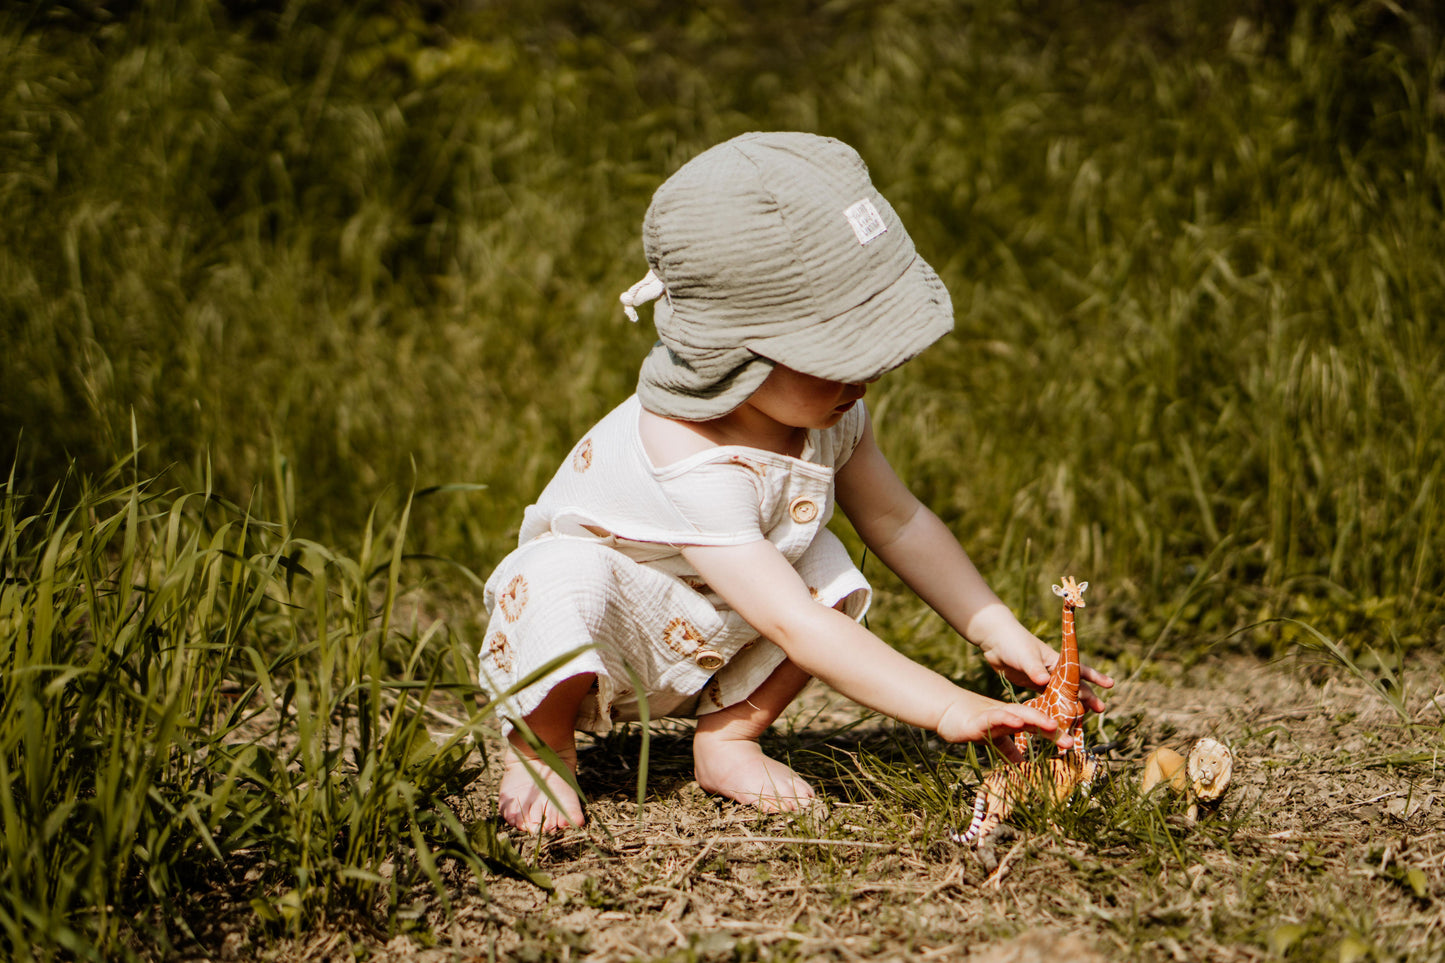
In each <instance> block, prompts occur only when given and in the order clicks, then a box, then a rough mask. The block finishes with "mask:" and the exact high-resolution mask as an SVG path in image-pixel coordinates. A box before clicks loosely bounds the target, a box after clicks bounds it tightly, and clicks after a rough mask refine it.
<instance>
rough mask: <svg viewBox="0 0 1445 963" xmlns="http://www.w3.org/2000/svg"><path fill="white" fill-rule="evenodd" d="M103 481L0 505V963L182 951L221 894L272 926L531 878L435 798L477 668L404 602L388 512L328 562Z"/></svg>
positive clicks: (460, 784)
mask: <svg viewBox="0 0 1445 963" xmlns="http://www.w3.org/2000/svg"><path fill="white" fill-rule="evenodd" d="M123 469H124V470H117V471H115V472H112V473H109V474H108V475H106V476H104V477H103V478H101V479H97V480H96V482H94V483H90V482H75V483H73V484H74V485H75V486H76V490H74V491H67V490H65V489H57V490H56V491H54V492H52V493H51V494H50V496H49V498H48V499H46V502H45V505H44V508H43V510H42V511H41V512H39V513H38V514H33V515H31V514H25V513H23V512H22V511H19V510H18V506H19V504H20V503H21V501H22V500H21V499H20V497H19V494H18V492H17V490H16V488H15V485H14V480H13V479H11V481H10V482H8V483H7V485H6V487H5V494H4V502H3V505H0V567H3V570H4V572H5V584H4V589H3V595H0V624H3V627H4V631H3V634H0V665H3V666H4V679H5V682H4V691H3V700H0V818H3V822H4V826H5V830H6V831H5V837H4V850H3V854H0V945H5V946H6V947H7V948H8V950H7V953H6V956H7V958H15V959H27V958H30V957H31V955H32V954H33V955H34V956H35V957H37V958H42V959H43V958H48V957H49V956H50V954H51V953H53V952H56V951H60V952H62V953H63V954H64V955H66V956H75V957H94V958H109V957H110V956H111V955H113V954H115V953H121V952H125V951H128V950H133V949H136V948H138V947H139V946H143V945H152V946H160V947H167V946H170V945H173V944H175V943H177V942H179V943H180V944H182V945H184V944H185V943H186V942H187V941H189V940H194V939H195V938H196V934H195V932H194V929H193V928H194V927H198V926H202V925H203V921H204V910H203V907H204V905H205V903H206V901H207V900H208V899H213V898H214V893H215V892H228V893H230V894H232V897H233V898H236V899H240V900H242V901H244V900H246V899H249V900H250V901H251V905H252V907H253V908H254V910H255V912H256V914H257V916H258V917H259V919H260V920H262V921H263V922H269V923H271V924H273V925H274V926H275V927H276V928H277V929H278V930H279V931H281V932H285V931H291V930H300V929H304V928H306V927H308V926H311V925H314V924H315V923H317V922H318V921H319V920H321V919H325V918H326V917H327V916H328V914H331V915H334V914H336V913H338V912H340V913H345V912H348V911H367V912H374V911H378V910H379V911H380V912H381V913H382V914H383V915H384V916H391V917H395V915H396V914H397V913H398V912H399V911H401V910H403V909H404V908H405V905H406V903H407V902H409V900H410V898H411V893H412V888H413V887H414V886H415V885H417V884H421V885H424V886H426V885H430V886H431V887H433V888H434V889H435V891H436V892H438V893H439V894H441V897H442V898H443V899H445V898H446V893H447V892H448V885H449V884H448V883H447V882H446V881H444V879H443V876H442V873H443V871H444V870H446V869H447V867H451V866H460V867H463V868H464V869H465V870H466V871H470V873H472V874H476V875H478V876H485V875H488V874H489V873H490V871H491V870H493V869H498V870H503V871H508V872H513V873H522V874H524V875H528V876H531V877H534V878H536V877H535V874H534V873H533V872H532V871H531V870H530V869H528V868H527V867H526V866H525V864H523V863H522V862H521V860H520V859H518V858H517V857H516V856H515V854H512V853H511V851H510V849H508V847H507V846H506V845H505V844H503V843H501V842H499V841H498V840H497V839H496V837H495V835H494V828H493V827H492V826H491V825H490V824H488V823H481V822H472V824H471V825H466V824H464V823H463V821H462V818H461V817H460V816H459V814H458V813H457V812H456V811H455V809H454V803H453V802H449V800H450V799H452V798H453V797H455V796H456V795H457V794H458V793H460V792H462V791H463V790H464V789H465V788H466V786H467V785H468V784H469V783H470V782H471V781H472V780H473V779H475V778H476V776H477V774H478V772H479V771H480V769H479V768H478V766H477V762H478V758H477V756H476V755H474V750H475V747H474V746H473V738H472V737H473V736H474V735H475V734H476V733H477V731H478V729H477V726H478V725H479V724H480V722H481V720H483V719H485V717H486V713H485V712H478V711H475V710H474V711H472V712H470V713H466V715H468V716H469V718H467V719H463V720H459V721H458V722H456V723H451V724H448V725H440V724H438V723H437V722H436V721H435V720H431V722H432V725H433V726H434V727H437V728H440V729H444V730H445V732H444V735H443V736H442V737H441V738H439V739H435V740H434V739H433V737H432V736H431V735H430V734H429V732H428V727H427V726H428V721H429V720H428V716H427V714H426V713H425V712H424V711H423V710H422V708H421V707H422V705H423V704H424V703H427V702H428V701H429V696H430V695H431V694H432V693H433V691H434V690H435V689H436V688H437V687H438V686H443V687H447V688H450V689H452V690H454V691H458V692H461V693H463V694H465V695H467V696H468V697H470V696H471V695H472V694H474V692H475V687H474V685H473V684H472V683H471V682H470V681H468V680H471V679H472V678H474V670H475V666H474V661H475V660H474V659H473V657H472V655H471V652H470V650H469V649H468V648H467V647H466V646H465V645H463V644H462V642H461V640H460V638H459V637H458V636H457V635H455V634H454V633H452V632H451V631H450V629H449V628H448V627H447V626H446V624H445V623H443V622H439V621H429V620H424V619H422V618H419V617H416V616H412V617H406V618H404V617H403V615H402V613H403V611H405V610H406V608H407V607H406V606H405V605H403V604H402V601H404V600H399V599H398V582H399V578H400V575H401V571H402V569H403V568H404V567H412V566H414V565H416V564H418V563H416V562H408V561H407V558H408V557H407V556H406V555H405V554H404V551H403V546H404V541H405V534H406V527H407V520H406V512H405V511H403V512H402V514H401V515H400V517H398V518H397V519H394V520H392V521H391V522H390V523H388V524H385V525H377V526H375V528H374V529H373V528H372V527H370V526H369V527H368V530H367V533H366V535H367V537H366V539H365V544H364V548H363V550H362V551H361V553H359V554H358V555H357V556H355V557H347V556H343V555H340V554H338V553H335V552H333V551H330V550H328V549H326V548H324V547H323V546H320V545H318V544H315V543H312V542H307V541H304V540H300V539H295V538H292V537H290V536H288V535H287V534H286V532H285V531H284V529H283V528H282V527H281V526H279V525H276V524H274V523H270V522H267V521H265V520H264V519H262V518H260V517H258V516H257V515H256V514H255V513H253V512H252V511H248V510H243V509H240V508H238V507H237V506H235V505H231V504H229V503H227V502H226V501H225V500H224V499H221V498H219V497H216V496H213V495H210V494H209V493H198V494H196V495H184V494H176V493H173V492H165V491H161V490H159V489H158V487H157V486H156V485H155V484H154V483H149V482H141V481H137V480H130V481H125V480H123V479H122V478H121V477H120V476H122V475H125V476H128V475H130V474H131V472H130V466H129V465H126V466H123ZM62 504H68V505H69V506H70V507H68V508H64V509H62V508H60V507H59V506H61V505H62ZM408 508H409V505H408ZM481 761H482V762H483V763H484V762H485V760H484V759H483V760H481ZM384 867H386V869H384ZM538 879H539V881H541V880H540V878H538Z"/></svg>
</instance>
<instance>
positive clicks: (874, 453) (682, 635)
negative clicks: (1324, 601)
mask: <svg viewBox="0 0 1445 963" xmlns="http://www.w3.org/2000/svg"><path fill="white" fill-rule="evenodd" d="M643 243H644V249H645V251H646V255H647V260H648V262H649V265H650V266H651V270H650V271H649V272H648V275H647V277H646V278H644V280H643V281H641V282H639V283H638V284H637V285H635V286H634V287H633V288H632V289H631V290H630V291H629V292H628V293H627V294H625V295H623V302H624V305H625V307H626V310H627V312H628V314H629V316H632V317H633V318H634V319H635V318H636V314H635V307H636V305H637V304H638V303H641V302H643V301H649V300H656V302H657V303H656V306H655V309H654V323H655V325H656V327H657V332H658V335H659V339H660V340H659V341H658V343H657V344H656V345H655V346H654V347H653V349H652V351H651V352H650V353H649V354H648V355H647V357H646V359H645V360H644V362H643V365H642V372H641V375H640V377H639V380H638V387H637V393H636V394H635V395H633V396H632V397H630V398H628V399H627V400H626V401H625V402H623V403H622V404H621V405H620V406H619V407H618V408H616V409H615V410H613V411H612V412H611V413H609V414H608V415H607V416H605V417H604V418H603V419H602V420H601V421H600V422H598V424H597V425H596V426H594V427H593V428H592V429H591V430H590V431H588V432H587V433H586V434H585V435H584V436H583V437H582V439H581V440H579V441H578V442H577V444H576V446H575V447H574V448H573V450H572V452H571V453H570V454H569V456H568V457H567V458H566V460H565V461H564V462H563V464H562V465H561V467H560V468H559V469H558V471H557V474H556V475H555V476H554V477H553V479H552V480H551V482H550V483H549V484H548V485H547V487H546V488H545V490H544V491H543V492H542V494H541V495H540V496H539V498H538V500H537V503H536V504H534V505H532V506H530V507H529V508H528V509H527V511H526V513H525V515H524V517H523V522H522V530H521V535H520V538H519V545H518V548H517V549H516V550H515V551H513V552H512V553H511V554H510V555H508V556H507V557H506V558H505V559H504V560H503V561H502V562H501V564H500V565H499V566H498V567H497V569H496V570H495V571H494V572H493V573H492V575H491V577H490V579H489V580H488V582H487V589H486V596H485V601H486V604H487V606H488V608H489V609H490V611H491V621H490V623H489V628H488V633H487V636H486V639H485V641H484V643H483V651H482V653H481V656H482V661H481V667H482V672H481V676H482V678H481V681H482V684H483V685H484V687H486V688H487V689H488V691H489V692H490V693H492V694H493V696H494V698H496V699H497V700H498V701H499V705H498V713H499V715H500V716H501V717H502V718H503V719H504V720H506V721H507V725H506V728H507V731H508V743H509V756H508V760H507V763H506V771H505V772H504V774H503V779H502V784H501V789H500V793H499V806H500V810H501V812H502V815H503V816H504V817H505V818H506V819H507V821H508V822H509V823H511V824H512V825H513V826H516V827H517V828H519V829H524V830H529V831H531V830H552V829H556V828H560V827H562V826H566V825H581V823H582V821H583V813H582V808H581V804H580V802H579V800H578V798H577V794H576V793H575V792H574V791H573V790H572V789H571V788H570V786H569V785H568V784H567V782H566V780H565V779H563V778H562V777H561V776H560V775H559V774H557V773H554V772H552V771H551V770H550V769H548V767H546V766H545V765H541V764H539V763H538V761H537V758H536V754H535V752H534V751H533V750H532V749H531V747H529V746H528V744H527V742H526V741H525V740H524V739H523V738H522V736H521V734H520V733H519V732H517V731H515V729H514V727H513V722H514V721H515V720H522V722H523V723H524V724H525V726H526V727H527V728H528V729H530V730H531V731H532V732H533V733H535V735H536V736H537V738H539V739H540V740H541V741H542V742H544V743H545V744H546V745H547V746H549V747H550V748H551V749H553V750H555V751H556V752H557V753H558V754H559V755H560V756H561V757H562V759H563V760H564V761H565V762H566V763H567V765H569V766H571V767H573V768H574V769H575V767H576V746H575V731H576V730H578V729H581V730H585V731H590V732H595V733H605V732H606V731H607V730H608V729H609V728H610V726H611V725H612V723H613V722H616V721H622V720H630V719H637V718H638V708H639V702H640V700H641V699H643V698H645V699H646V703H647V707H648V711H649V713H650V715H651V716H653V717H660V716H688V717H696V718H697V728H696V733H695V735H694V739H693V759H694V765H695V770H696V776H697V781H698V784H699V785H700V786H701V787H702V788H703V789H705V790H707V791H709V792H714V793H719V794H722V795H725V796H728V797H730V798H733V799H736V800H738V801H740V802H744V803H749V804H752V805H755V806H758V807H759V808H761V809H764V810H768V811H773V810H790V809H796V808H798V807H800V806H803V805H806V804H807V802H808V800H810V799H811V798H812V797H813V789H812V787H811V786H809V785H808V783H807V782H806V781H805V780H803V779H802V778H801V777H800V776H798V774H797V773H795V772H793V770H792V769H790V768H789V767H788V766H786V765H784V764H783V763H781V762H778V761H777V760H774V759H770V758H769V757H767V756H766V755H764V754H763V752H762V750H761V748H760V747H759V745H758V737H759V736H760V735H761V734H762V732H763V731H764V730H766V729H767V727H768V726H769V725H770V724H771V723H772V722H773V721H774V720H775V719H776V718H777V717H778V716H779V715H780V714H781V713H782V711H783V710H784V709H785V708H786V707H787V705H788V704H789V703H790V702H791V701H792V700H793V699H794V697H796V696H797V695H798V693H799V692H800V691H801V690H802V688H803V686H804V685H805V684H806V683H807V682H808V681H809V679H810V678H814V677H816V678H819V679H821V680H822V681H823V682H825V683H827V684H828V685H829V686H831V687H832V688H834V689H836V690H837V691H838V692H840V693H842V694H843V695H845V696H848V697H849V698H851V699H853V700H855V701H857V702H859V703H861V704H863V705H865V706H868V707H870V708H872V709H875V710H877V711H879V712H882V713H884V714H886V715H889V716H892V717H893V718H895V719H898V720H899V721H901V722H904V723H907V724H910V725H915V726H920V727H923V728H926V729H930V730H933V731H935V732H937V733H938V734H939V735H940V736H941V737H942V738H943V739H945V740H947V741H949V742H966V741H981V740H990V741H992V742H993V744H994V745H995V746H997V748H998V749H999V751H1000V752H1001V753H1002V754H1003V755H1005V756H1007V757H1009V758H1017V751H1016V750H1015V749H1014V747H1013V744H1012V741H1011V736H1012V735H1013V734H1014V733H1016V732H1021V731H1027V732H1036V733H1041V734H1044V735H1047V736H1051V737H1055V738H1057V739H1058V741H1059V743H1060V745H1061V747H1064V748H1067V744H1068V737H1067V736H1066V735H1064V734H1062V733H1056V732H1055V728H1056V727H1055V725H1054V723H1053V722H1052V721H1051V720H1050V719H1049V718H1048V717H1046V716H1045V715H1043V714H1042V713H1039V712H1037V711H1035V710H1033V709H1028V708H1025V707H1023V706H1019V705H1014V704H1008V703H1002V702H998V701H996V700H993V699H989V698H987V697H985V696H982V695H979V694H977V693H973V692H969V691H967V690H965V689H962V688H959V687H958V686H955V685H954V684H953V683H951V682H949V681H948V680H947V679H945V678H943V677H942V676H941V675H939V674H937V673H935V672H933V671H932V670H930V669H927V668H925V667H923V666H921V665H919V664H918V663H916V662H913V661H912V660H910V659H908V658H907V657H906V656H903V655H902V654H900V653H899V652H897V651H895V650H894V649H892V648H891V647H889V646H888V645H887V644H885V643H884V642H883V641H882V640H881V639H879V638H878V637H877V636H875V635H873V634H872V633H871V632H869V631H868V630H867V629H865V628H864V627H863V626H862V625H861V624H860V622H859V620H860V619H861V618H862V617H863V614H864V613H865V612H866V611H867V608H868V604H869V600H870V597H871V592H870V589H869V587H868V584H867V582H866V581H865V580H864V578H863V576H862V574H861V573H860V572H859V571H858V570H857V568H856V567H855V566H854V565H853V564H852V562H851V560H850V559H849V557H848V554H847V552H846V551H845V550H844V548H843V545H842V543H841V542H839V540H838V539H837V537H836V536H834V535H833V534H832V533H831V532H830V531H828V529H827V528H826V525H827V522H828V520H829V519H830V518H831V517H832V514H833V511H834V507H835V506H837V507H839V508H841V509H842V510H843V512H844V513H845V514H846V515H847V516H848V519H849V520H850V521H851V522H852V524H853V527H854V528H855V530H856V531H857V532H858V534H859V536H860V537H861V538H862V539H863V541H864V543H865V544H866V545H867V546H868V547H869V549H870V550H871V551H872V552H873V553H874V554H875V555H877V557H878V558H880V559H881V560H882V561H883V562H884V563H885V564H887V565H888V566H889V567H890V568H891V569H892V570H893V571H894V572H896V573H897V574H898V575H899V576H900V577H901V578H902V579H903V581H904V582H905V583H906V584H908V585H909V587H910V588H912V589H913V590H914V591H915V592H917V593H918V594H919V596H920V597H922V598H923V599H924V600H925V601H926V602H927V603H928V604H929V605H930V606H932V607H933V608H934V609H935V610H936V611H937V612H938V613H939V614H940V615H941V616H942V617H943V618H944V619H945V620H946V621H948V623H949V624H950V625H952V626H953V627H954V628H955V629H956V630H958V632H959V633H960V634H962V635H963V636H964V637H965V638H967V639H969V640H970V641H972V642H973V643H974V644H976V645H978V646H979V648H980V649H981V650H982V651H983V653H984V655H985V657H986V658H987V660H988V662H989V664H990V665H992V666H993V667H994V668H995V669H998V670H1000V671H1002V672H1004V673H1005V674H1007V675H1008V676H1009V677H1010V678H1011V679H1012V680H1013V681H1015V682H1018V683H1021V684H1029V685H1034V686H1042V685H1043V684H1045V683H1047V681H1048V669H1049V666H1050V665H1052V663H1053V661H1054V660H1055V659H1056V658H1057V654H1056V653H1055V652H1054V650H1053V649H1051V648H1050V647H1049V646H1047V645H1046V644H1044V643H1043V642H1041V641H1040V640H1039V639H1037V638H1035V637H1034V636H1033V635H1032V634H1031V633H1029V632H1028V631H1026V630H1025V629H1024V628H1023V627H1022V626H1021V625H1019V623H1018V621H1017V620H1016V619H1015V618H1014V617H1013V615H1012V613H1011V612H1009V610H1008V609H1007V607H1006V606H1004V605H1003V603H1002V602H1000V601H999V599H998V597H997V596H996V595H995V594H994V593H993V592H992V591H991V590H990V589H989V587H988V586H987V585H986V584H985V582H984V580H983V579H982V577H981V576H980V575H979V573H978V570H977V569H976V568H975V567H974V565H973V563H972V562H971V561H970V560H969V558H968V555H967V554H966V553H965V551H964V550H963V548H962V547H961V546H960V545H959V543H958V542H957V541H956V540H955V539H954V537H953V535H952V533H951V532H949V531H948V529H947V528H946V527H945V526H944V525H943V523H942V522H941V521H939V519H938V518H937V516H935V515H934V514H933V513H932V512H931V511H929V510H928V509H927V508H926V507H924V506H923V505H922V504H921V503H920V502H919V501H918V500H917V499H916V498H915V497H914V496H913V495H912V494H911V493H910V492H909V491H908V489H907V488H906V487H905V486H904V485H903V483H902V482H901V481H900V480H899V478H898V476H897V475H896V474H895V473H894V471H893V469H892V467H891V466H890V465H889V464H888V461H887V459H885V458H884V457H883V454H882V452H881V451H880V450H879V448H878V446H877V444H876V443H875V441H874V438H873V430H872V426H871V423H870V421H869V418H868V413H867V409H866V407H865V406H864V405H863V404H862V399H863V396H864V394H865V393H866V391H867V386H868V385H869V384H870V383H871V382H873V381H875V380H877V378H878V377H880V376H881V375H882V374H884V373H885V372H888V371H890V370H892V369H894V368H896V367H898V366H899V365H901V364H903V363H904V362H906V361H908V360H909V359H911V358H913V357H915V356H916V355H917V354H919V353H920V352H921V351H923V350H924V349H925V348H927V347H928V346H929V345H930V344H932V343H933V342H934V341H935V340H937V339H938V338H939V337H941V336H942V335H944V334H946V333H947V332H948V331H949V330H950V329H951V328H952V324H953V311H952V307H951V304H950V301H949V297H948V293H947V291H946V290H945V289H944V287H943V284H942V282H941V281H940V280H939V279H938V276H937V275H936V274H935V273H934V272H933V270H932V269H931V268H930V267H929V266H928V264H927V263H926V262H925V261H924V260H923V259H922V258H921V257H919V256H918V254H917V253H916V252H915V250H914V248H913V243H912V241H911V239H910V238H909V236H908V233H907V231H905V230H904V228H903V225H902V224H901V223H900V222H899V221H898V218H897V216H896V215H895V214H894V212H893V210H892V208H891V207H890V206H889V205H888V202H887V201H886V200H885V199H884V198H883V197H882V196H881V195H880V194H879V193H878V192H877V191H876V190H875V189H874V187H873V185H872V183H871V182H870V180H869V178H868V172H867V168H866V167H865V166H864V164H863V162H862V160H861V158H859V157H858V155H857V154H856V153H855V152H854V151H852V150H851V149H850V148H848V147H847V146H846V145H844V144H842V143H840V142H838V141H835V140H831V139H828V138H823V137H817V136H814V135H810V134H800V133H769V134H745V135H743V136H741V137H737V138H734V139H733V140H730V141H727V142H725V143H723V144H720V145H718V146H716V147H714V148H712V149H710V150H708V151H706V152H704V153H703V154H701V155H699V156H698V157H696V158H694V159H693V160H692V161H690V162H689V163H687V164H685V165H684V166H683V167H682V168H681V169H679V170H678V171H677V172H676V173H675V174H674V175H673V176H672V177H671V178H669V179H668V180H667V181H666V182H665V183H664V184H663V185H662V186H661V187H660V188H659V189H658V191H657V193H656V194H655V195H654V197H653V200H652V204H651V206H650V207H649V208H648V212H647V216H646V219H645V221H644V225H643ZM568 653H575V655H574V656H573V657H572V658H571V659H570V660H566V661H565V664H563V665H561V667H560V668H556V669H554V670H553V671H551V672H549V673H547V674H546V675H545V676H544V677H543V678H541V679H540V680H539V681H537V682H536V683H534V684H532V685H530V686H527V687H525V688H523V689H521V690H520V691H515V692H514V691H512V690H513V689H514V688H515V687H516V683H517V681H518V680H520V679H523V678H526V677H527V676H528V675H530V674H532V673H534V672H535V671H536V670H538V669H540V668H541V667H543V666H545V665H547V664H548V663H549V662H552V661H556V660H558V659H559V658H561V657H564V656H566V655H567V654H568ZM1083 677H1084V678H1085V679H1086V680H1088V681H1092V682H1094V683H1096V684H1098V685H1102V686H1105V687H1107V686H1110V685H1112V684H1113V683H1112V681H1111V680H1110V679H1108V677H1106V676H1104V675H1102V674H1100V673H1097V672H1095V671H1093V670H1091V669H1087V668H1085V669H1084V670H1083ZM639 688H640V689H641V691H640V692H639V691H638V689H639ZM1083 698H1084V701H1085V704H1086V705H1087V706H1089V708H1091V709H1093V710H1094V711H1098V710H1099V709H1101V708H1102V704H1101V703H1100V702H1099V700H1098V698H1097V696H1096V695H1094V693H1093V692H1092V690H1089V691H1086V692H1084V693H1083ZM534 773H535V774H536V776H535V777H534ZM538 778H540V779H541V780H542V782H543V783H545V785H546V787H547V789H548V790H549V791H550V796H551V797H552V798H549V792H546V791H543V789H542V788H541V787H540V786H539V785H538V781H537V780H538ZM553 799H555V800H556V803H554V802H553V801H552V800H553ZM557 803H560V807H559V806H558V805H557Z"/></svg>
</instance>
